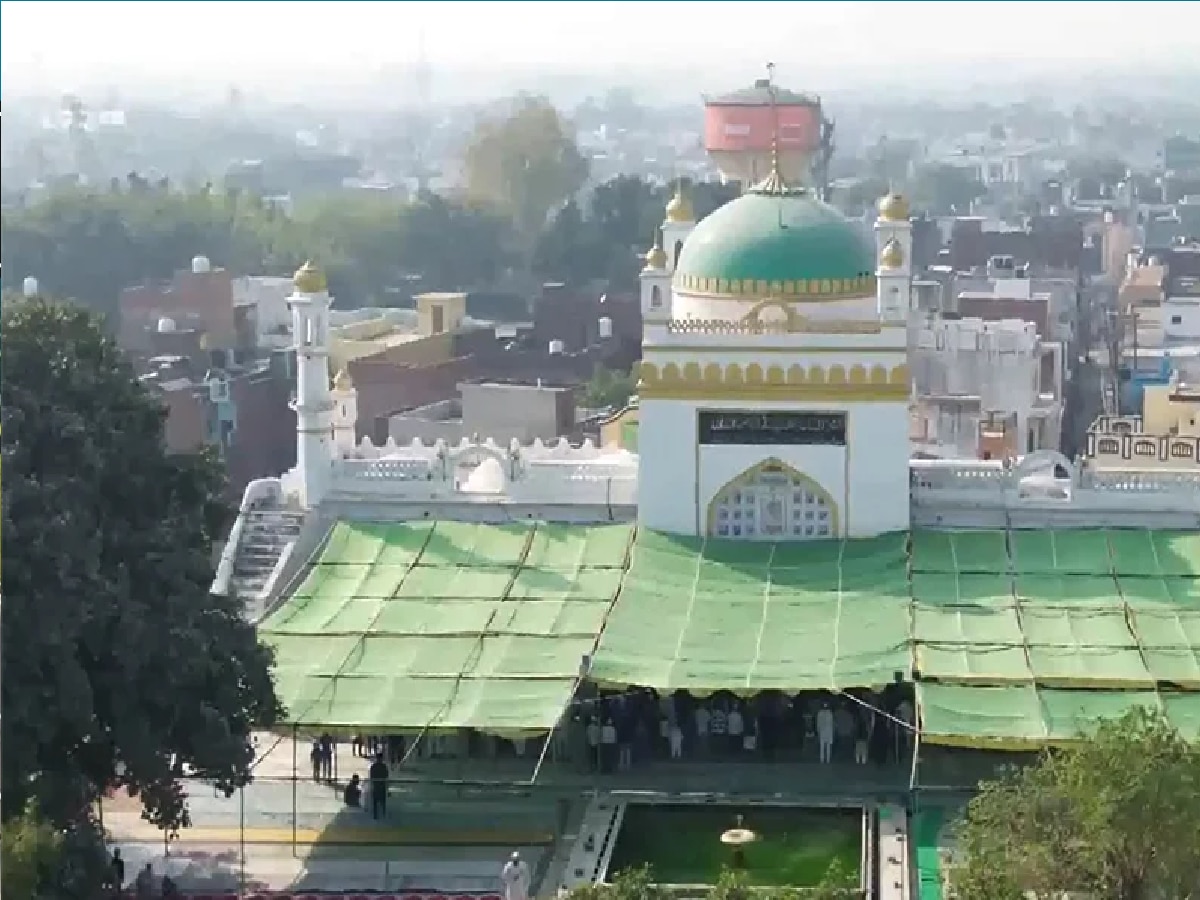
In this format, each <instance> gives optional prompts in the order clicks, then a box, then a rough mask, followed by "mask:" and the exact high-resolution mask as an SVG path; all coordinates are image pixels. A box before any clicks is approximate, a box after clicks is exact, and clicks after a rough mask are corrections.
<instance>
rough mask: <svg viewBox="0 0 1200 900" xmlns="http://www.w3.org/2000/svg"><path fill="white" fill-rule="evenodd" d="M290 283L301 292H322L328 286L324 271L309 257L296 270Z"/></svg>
mask: <svg viewBox="0 0 1200 900" xmlns="http://www.w3.org/2000/svg"><path fill="white" fill-rule="evenodd" d="M292 284H293V285H295V287H296V290H297V291H299V292H300V293H301V294H323V293H325V291H326V290H327V289H328V287H329V283H328V282H327V281H326V280H325V273H324V272H322V271H321V269H320V268H318V266H317V264H316V263H314V262H313V261H312V260H311V259H310V260H309V261H308V262H306V263H305V264H304V265H302V266H301V267H300V268H299V269H297V270H296V274H295V275H293V276H292Z"/></svg>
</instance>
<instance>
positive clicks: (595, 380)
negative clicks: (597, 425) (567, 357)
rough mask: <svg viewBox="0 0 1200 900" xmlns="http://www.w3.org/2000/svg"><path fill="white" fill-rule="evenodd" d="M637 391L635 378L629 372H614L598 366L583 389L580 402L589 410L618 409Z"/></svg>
mask: <svg viewBox="0 0 1200 900" xmlns="http://www.w3.org/2000/svg"><path fill="white" fill-rule="evenodd" d="M636 390H637V378H636V377H634V375H633V373H631V372H614V371H613V370H612V369H606V368H604V367H603V366H600V367H599V368H597V369H596V372H595V374H594V375H592V380H591V381H589V382H588V383H587V384H586V385H584V387H583V397H582V398H581V402H582V403H583V405H584V406H585V407H588V408H589V409H601V408H603V407H606V406H611V407H614V408H616V409H620V408H622V407H624V406H625V405H626V404H628V403H629V398H630V397H632V396H633V394H634V392H635V391H636Z"/></svg>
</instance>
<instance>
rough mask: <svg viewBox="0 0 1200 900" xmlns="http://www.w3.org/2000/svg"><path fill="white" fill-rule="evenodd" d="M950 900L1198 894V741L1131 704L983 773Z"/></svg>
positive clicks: (963, 831)
mask: <svg viewBox="0 0 1200 900" xmlns="http://www.w3.org/2000/svg"><path fill="white" fill-rule="evenodd" d="M957 857H958V858H957V859H956V860H955V863H954V867H953V870H952V872H951V884H952V886H953V889H954V891H955V896H956V897H958V898H959V900H1025V898H1031V897H1032V898H1045V900H1049V898H1055V900H1057V898H1060V897H1062V896H1065V894H1064V893H1063V892H1064V891H1070V892H1072V896H1079V897H1105V898H1111V900H1153V898H1168V897H1169V898H1171V900H1188V898H1196V897H1200V747H1197V746H1195V745H1189V744H1188V743H1187V742H1186V741H1185V740H1184V739H1183V738H1182V737H1181V736H1180V735H1179V733H1178V732H1177V731H1175V730H1174V728H1173V727H1172V726H1171V725H1170V724H1169V722H1168V721H1167V720H1166V719H1165V717H1164V716H1162V715H1161V714H1159V713H1157V712H1153V713H1152V712H1149V711H1146V710H1144V709H1136V710H1134V711H1132V712H1130V713H1128V714H1127V715H1125V716H1124V717H1123V718H1121V719H1118V720H1113V721H1108V722H1104V723H1102V724H1101V725H1100V727H1099V729H1098V730H1097V732H1096V734H1095V736H1094V737H1092V738H1090V739H1088V740H1086V741H1083V742H1081V743H1079V744H1078V745H1076V746H1073V747H1071V748H1069V749H1065V750H1062V751H1060V752H1053V753H1047V754H1045V755H1044V756H1043V757H1042V759H1041V761H1040V762H1039V763H1038V764H1037V765H1034V766H1031V767H1029V768H1025V769H1021V770H1017V771H1013V772H1011V773H1009V774H1008V775H1007V776H1006V777H1005V778H1003V779H1001V780H998V781H994V782H988V783H985V784H984V785H983V786H982V790H981V791H980V793H979V794H978V796H976V797H975V798H974V799H973V800H972V801H971V803H970V805H969V807H968V809H967V812H966V815H965V817H964V818H963V820H962V822H961V823H960V829H959V849H958V851H957Z"/></svg>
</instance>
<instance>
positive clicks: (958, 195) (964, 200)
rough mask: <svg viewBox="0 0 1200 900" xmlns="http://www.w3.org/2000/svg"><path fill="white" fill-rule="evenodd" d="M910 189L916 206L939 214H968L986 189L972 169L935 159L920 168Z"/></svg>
mask: <svg viewBox="0 0 1200 900" xmlns="http://www.w3.org/2000/svg"><path fill="white" fill-rule="evenodd" d="M911 191H912V197H913V203H914V204H915V205H917V206H920V207H923V208H925V209H928V210H930V211H931V212H934V213H938V214H942V213H950V212H957V213H958V214H959V215H965V214H967V213H968V212H970V209H971V204H972V203H973V202H974V201H975V200H977V199H978V198H980V197H982V196H983V195H984V194H985V193H986V192H987V189H986V188H985V187H984V186H983V183H982V182H980V180H979V178H978V176H977V175H976V173H975V172H974V171H973V170H972V169H969V168H965V167H963V166H952V165H946V164H944V163H933V164H931V165H927V166H922V167H921V168H920V169H918V170H917V172H916V174H915V175H914V176H913V181H912V188H911Z"/></svg>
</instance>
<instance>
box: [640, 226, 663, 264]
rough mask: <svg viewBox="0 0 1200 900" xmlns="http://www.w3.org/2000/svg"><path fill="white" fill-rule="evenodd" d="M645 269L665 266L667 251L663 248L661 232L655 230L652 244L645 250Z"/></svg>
mask: <svg viewBox="0 0 1200 900" xmlns="http://www.w3.org/2000/svg"><path fill="white" fill-rule="evenodd" d="M645 259H646V269H665V268H666V267H667V251H666V250H664V249H663V245H662V232H660V231H655V233H654V246H653V247H651V248H650V249H649V250H648V251H647V252H646V256H645Z"/></svg>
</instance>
